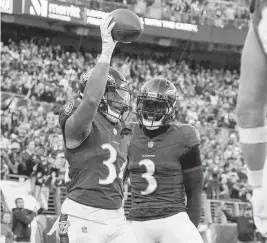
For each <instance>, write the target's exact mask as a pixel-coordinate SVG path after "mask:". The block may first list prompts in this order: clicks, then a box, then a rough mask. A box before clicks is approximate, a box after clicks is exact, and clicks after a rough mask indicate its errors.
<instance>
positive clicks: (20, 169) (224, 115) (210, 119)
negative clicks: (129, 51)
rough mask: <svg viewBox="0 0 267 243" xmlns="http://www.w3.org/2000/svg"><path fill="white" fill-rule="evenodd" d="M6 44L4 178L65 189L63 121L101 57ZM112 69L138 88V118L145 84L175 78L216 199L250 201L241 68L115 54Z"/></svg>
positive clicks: (45, 44) (34, 41) (41, 41)
mask: <svg viewBox="0 0 267 243" xmlns="http://www.w3.org/2000/svg"><path fill="white" fill-rule="evenodd" d="M1 44H2V48H1V58H2V61H1V70H2V71H1V80H2V82H1V91H2V109H1V114H2V120H1V137H2V138H1V144H2V146H1V148H2V158H3V160H2V161H4V163H2V167H3V168H2V170H1V171H2V172H1V173H2V177H4V176H6V175H7V174H8V173H15V174H20V175H25V176H30V175H32V174H35V175H37V178H39V180H40V183H41V184H43V183H48V182H51V180H52V181H53V182H54V183H56V184H57V183H59V184H60V183H62V181H61V180H60V178H61V177H60V175H61V173H60V170H59V168H63V167H64V158H63V141H62V136H61V134H60V128H59V125H58V116H57V115H58V113H59V109H60V107H61V106H62V105H63V104H64V102H65V101H66V100H70V99H74V98H75V97H76V95H77V89H78V86H77V84H78V82H77V80H79V77H80V75H81V74H82V73H83V71H84V70H85V69H86V68H92V67H93V66H94V64H95V62H96V60H97V55H98V54H97V53H82V52H71V51H68V50H65V49H64V48H63V47H61V46H59V45H56V46H54V45H52V44H51V43H50V40H49V38H38V37H34V38H31V39H21V38H19V39H9V40H8V41H7V43H1ZM112 66H113V67H115V68H117V69H118V70H120V71H121V72H122V73H123V74H124V75H125V77H126V78H127V80H128V81H129V83H130V88H131V90H132V94H133V97H132V107H133V112H134V110H135V98H136V94H137V93H138V90H139V89H140V86H141V85H142V84H143V82H144V81H145V80H149V79H151V78H152V77H155V76H163V77H165V78H167V79H169V80H171V81H172V82H173V83H174V84H175V85H176V87H177V89H178V92H179V95H178V106H177V113H176V119H177V122H178V121H179V122H182V123H183V122H187V123H190V124H192V125H194V126H196V127H197V128H198V129H199V130H200V133H201V138H202V142H201V144H202V145H201V151H202V157H203V162H204V165H205V167H204V171H205V186H204V190H205V192H206V193H207V195H208V198H216V199H219V198H223V199H229V198H232V199H238V200H243V201H247V200H248V199H249V198H250V196H251V193H250V189H249V188H248V185H247V183H246V181H247V178H246V175H245V168H244V163H243V160H242V156H241V152H240V149H239V143H238V136H237V132H236V121H235V115H234V108H235V103H236V95H237V94H236V91H237V85H238V83H237V80H238V76H239V74H238V72H237V71H236V70H231V71H230V70H223V69H221V70H217V69H209V68H204V67H202V66H200V65H198V64H194V65H193V64H192V63H186V62H185V61H181V62H178V61H175V60H172V59H169V58H164V56H163V57H162V56H160V57H159V56H157V55H154V56H150V58H147V57H142V56H138V57H136V56H131V55H126V54H120V55H115V56H114V58H113V59H112ZM132 118H133V119H134V115H132ZM25 138H26V139H25ZM40 165H42V166H40ZM62 172H63V171H62Z"/></svg>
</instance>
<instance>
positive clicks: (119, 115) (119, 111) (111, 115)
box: [99, 83, 131, 123]
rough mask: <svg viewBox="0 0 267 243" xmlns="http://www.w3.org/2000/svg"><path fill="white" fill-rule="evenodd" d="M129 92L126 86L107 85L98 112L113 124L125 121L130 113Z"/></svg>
mask: <svg viewBox="0 0 267 243" xmlns="http://www.w3.org/2000/svg"><path fill="white" fill-rule="evenodd" d="M130 108H131V107H130V92H129V89H128V87H127V86H125V87H123V86H121V85H117V84H116V83H115V84H110V83H108V84H107V87H106V91H105V94H104V96H103V98H102V100H101V103H100V105H99V111H100V112H101V113H103V114H104V115H105V116H106V118H107V119H108V120H109V121H111V122H114V123H117V122H119V121H125V120H126V119H127V117H128V115H129V113H130Z"/></svg>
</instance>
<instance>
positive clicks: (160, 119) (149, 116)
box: [136, 78, 177, 129]
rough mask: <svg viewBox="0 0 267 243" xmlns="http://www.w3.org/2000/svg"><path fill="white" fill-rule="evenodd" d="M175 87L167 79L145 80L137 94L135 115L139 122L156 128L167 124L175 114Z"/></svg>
mask: <svg viewBox="0 0 267 243" xmlns="http://www.w3.org/2000/svg"><path fill="white" fill-rule="evenodd" d="M176 101H177V89H176V88H175V86H174V85H173V84H172V83H171V82H170V81H169V80H167V79H164V78H153V79H151V80H150V81H147V82H145V84H144V85H143V86H142V88H141V91H140V93H139V94H138V96H137V105H136V115H137V119H138V122H139V124H141V125H142V126H144V127H146V128H149V129H156V128H158V127H160V126H163V125H167V124H169V123H170V122H171V121H172V120H173V119H174V116H175V104H176Z"/></svg>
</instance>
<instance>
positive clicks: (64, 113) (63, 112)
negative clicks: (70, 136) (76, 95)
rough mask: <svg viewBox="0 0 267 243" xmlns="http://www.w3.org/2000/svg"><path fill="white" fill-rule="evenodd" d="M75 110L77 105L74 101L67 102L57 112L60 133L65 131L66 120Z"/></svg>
mask: <svg viewBox="0 0 267 243" xmlns="http://www.w3.org/2000/svg"><path fill="white" fill-rule="evenodd" d="M76 109H77V104H75V101H74V100H73V101H70V102H67V103H66V104H65V105H64V106H63V107H61V109H60V112H59V124H60V127H61V129H62V131H63V132H64V131H65V124H66V121H67V120H68V118H69V117H70V116H71V115H73V114H74V112H75V110H76Z"/></svg>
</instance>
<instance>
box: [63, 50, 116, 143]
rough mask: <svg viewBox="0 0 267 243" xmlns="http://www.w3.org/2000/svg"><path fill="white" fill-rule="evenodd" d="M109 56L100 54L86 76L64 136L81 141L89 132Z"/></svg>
mask: <svg viewBox="0 0 267 243" xmlns="http://www.w3.org/2000/svg"><path fill="white" fill-rule="evenodd" d="M110 59H111V56H107V55H105V54H101V56H100V60H99V61H98V62H97V64H96V66H95V67H94V69H93V71H92V72H91V74H90V75H88V77H86V74H85V75H84V76H83V78H88V81H87V82H86V87H85V90H84V94H83V99H82V101H81V104H80V105H79V106H78V108H77V110H76V111H75V113H74V114H73V115H72V116H71V117H70V118H69V119H68V120H67V122H66V130H65V131H66V137H67V138H68V139H75V140H79V141H82V140H84V139H85V138H86V137H87V136H88V135H89V133H90V125H91V123H92V121H93V119H94V117H95V115H96V112H97V109H98V106H99V103H100V101H101V99H102V97H103V95H104V92H105V88H106V84H107V78H108V73H109V63H110Z"/></svg>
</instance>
